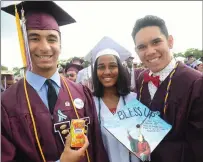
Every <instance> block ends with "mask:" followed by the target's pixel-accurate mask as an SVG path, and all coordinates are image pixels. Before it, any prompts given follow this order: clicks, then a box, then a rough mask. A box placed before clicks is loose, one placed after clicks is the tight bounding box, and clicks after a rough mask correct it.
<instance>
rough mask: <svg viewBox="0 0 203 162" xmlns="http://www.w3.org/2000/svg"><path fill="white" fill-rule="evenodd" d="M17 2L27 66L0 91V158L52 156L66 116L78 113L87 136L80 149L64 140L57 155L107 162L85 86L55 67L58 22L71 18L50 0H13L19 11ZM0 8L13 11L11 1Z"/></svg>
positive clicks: (73, 161)
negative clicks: (20, 76)
mask: <svg viewBox="0 0 203 162" xmlns="http://www.w3.org/2000/svg"><path fill="white" fill-rule="evenodd" d="M22 8H23V9H24V11H25V18H26V27H27V37H28V43H29V50H30V56H31V60H32V70H27V71H26V74H25V77H24V78H23V79H22V80H20V81H19V82H17V83H16V84H14V85H13V86H12V87H10V88H9V89H8V90H7V91H5V92H4V93H3V94H2V96H1V145H2V147H1V148H2V151H1V160H2V161H3V162H11V161H16V162H40V161H44V162H45V161H46V162H50V161H52V162H53V161H58V160H59V159H60V156H61V154H62V152H63V151H64V145H65V144H66V145H67V143H65V137H66V136H67V134H68V132H69V127H70V121H71V119H77V118H84V119H85V120H86V130H87V137H88V142H89V146H88V149H87V150H86V151H85V155H84V156H81V151H77V150H73V149H67V147H69V148H70V146H66V149H65V151H64V152H63V156H62V158H61V161H62V162H64V157H71V158H65V159H68V162H77V161H78V162H108V157H107V154H106V152H105V149H104V146H103V143H102V139H101V133H100V128H99V126H98V119H97V113H96V110H95V105H94V101H93V98H92V95H91V92H90V91H89V90H88V88H86V87H84V86H82V85H79V84H75V83H73V82H71V81H68V80H67V79H65V78H62V77H60V75H59V73H58V72H57V60H58V56H59V54H60V51H61V33H60V30H59V26H61V25H66V24H70V23H74V22H75V20H74V19H73V18H72V17H71V16H70V15H69V14H67V13H66V12H65V11H64V10H62V9H61V8H60V7H59V6H57V5H56V4H55V3H54V2H52V1H25V2H22V3H20V4H18V5H17V9H18V12H19V13H20V10H21V9H22ZM2 10H4V11H5V12H7V13H10V14H12V15H14V13H15V7H14V5H11V6H8V7H6V8H2ZM86 147H87V145H85V147H84V148H83V152H84V149H85V148H86ZM67 150H68V151H67ZM79 159H80V160H79Z"/></svg>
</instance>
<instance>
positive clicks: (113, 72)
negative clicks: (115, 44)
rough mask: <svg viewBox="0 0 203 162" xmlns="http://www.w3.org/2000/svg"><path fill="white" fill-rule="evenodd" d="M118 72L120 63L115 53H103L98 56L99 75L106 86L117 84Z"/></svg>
mask: <svg viewBox="0 0 203 162" xmlns="http://www.w3.org/2000/svg"><path fill="white" fill-rule="evenodd" d="M118 72H119V71H118V63H117V60H116V58H115V57H114V56H113V55H103V56H100V57H99V58H98V61H97V76H98V79H99V81H100V82H101V84H102V85H103V86H104V87H105V88H107V87H113V86H115V84H116V82H117V79H118Z"/></svg>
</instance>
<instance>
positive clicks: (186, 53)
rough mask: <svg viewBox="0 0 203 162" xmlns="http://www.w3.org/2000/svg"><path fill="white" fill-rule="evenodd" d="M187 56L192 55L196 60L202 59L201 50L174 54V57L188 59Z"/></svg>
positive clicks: (202, 53) (192, 49)
mask: <svg viewBox="0 0 203 162" xmlns="http://www.w3.org/2000/svg"><path fill="white" fill-rule="evenodd" d="M189 55H194V57H195V58H196V59H199V58H201V57H203V50H199V49H196V48H189V49H187V50H186V51H185V52H179V53H174V57H179V56H181V57H185V58H186V57H188V56H189Z"/></svg>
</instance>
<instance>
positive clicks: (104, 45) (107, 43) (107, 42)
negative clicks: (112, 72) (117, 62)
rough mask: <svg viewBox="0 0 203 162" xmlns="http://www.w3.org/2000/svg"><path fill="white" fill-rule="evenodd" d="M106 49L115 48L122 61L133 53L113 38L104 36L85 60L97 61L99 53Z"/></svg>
mask: <svg viewBox="0 0 203 162" xmlns="http://www.w3.org/2000/svg"><path fill="white" fill-rule="evenodd" d="M105 49H112V50H115V51H116V52H117V53H118V54H119V57H120V59H121V61H125V60H126V59H127V58H128V57H130V56H131V55H132V54H131V53H130V52H129V51H128V50H127V49H126V48H124V47H123V46H121V45H120V44H118V43H117V42H116V41H114V40H113V39H111V38H109V37H107V36H105V37H103V38H102V39H101V40H100V41H99V42H98V43H97V44H96V46H95V47H94V48H93V49H92V50H91V51H90V52H89V53H88V54H87V55H86V56H85V58H84V60H87V61H90V62H95V60H96V57H97V54H98V53H99V52H100V51H102V50H105Z"/></svg>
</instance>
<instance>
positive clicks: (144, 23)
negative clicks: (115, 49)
mask: <svg viewBox="0 0 203 162" xmlns="http://www.w3.org/2000/svg"><path fill="white" fill-rule="evenodd" d="M149 26H157V27H159V29H160V30H161V32H162V33H163V34H164V35H165V36H166V38H168V29H167V27H166V24H165V21H164V20H163V19H161V18H159V17H157V16H153V15H147V16H145V17H143V18H141V19H138V20H137V21H136V23H135V25H134V27H133V31H132V34H131V36H132V38H133V40H134V42H135V36H136V34H137V33H138V32H139V31H140V29H142V28H145V27H149Z"/></svg>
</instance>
